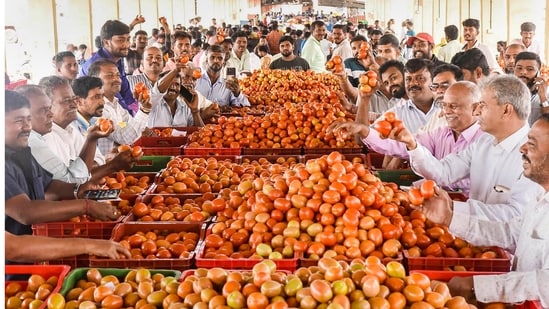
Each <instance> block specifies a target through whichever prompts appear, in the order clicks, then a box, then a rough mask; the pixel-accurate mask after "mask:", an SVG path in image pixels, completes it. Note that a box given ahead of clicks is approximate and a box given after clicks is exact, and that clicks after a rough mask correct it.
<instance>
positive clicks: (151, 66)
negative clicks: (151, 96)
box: [128, 46, 164, 91]
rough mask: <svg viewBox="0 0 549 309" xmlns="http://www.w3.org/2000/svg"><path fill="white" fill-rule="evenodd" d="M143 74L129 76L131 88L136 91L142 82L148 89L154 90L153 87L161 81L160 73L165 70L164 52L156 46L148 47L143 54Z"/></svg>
mask: <svg viewBox="0 0 549 309" xmlns="http://www.w3.org/2000/svg"><path fill="white" fill-rule="evenodd" d="M141 65H142V67H143V74H138V75H132V76H128V82H129V83H130V88H131V89H134V88H135V85H137V83H139V82H142V83H143V84H144V85H145V87H146V88H147V89H149V91H150V90H152V88H153V85H154V84H155V83H156V81H157V80H158V79H159V76H160V73H162V69H163V68H164V59H163V57H162V51H161V50H160V49H159V48H157V47H154V46H148V47H147V48H145V51H144V52H143V61H142V62H141Z"/></svg>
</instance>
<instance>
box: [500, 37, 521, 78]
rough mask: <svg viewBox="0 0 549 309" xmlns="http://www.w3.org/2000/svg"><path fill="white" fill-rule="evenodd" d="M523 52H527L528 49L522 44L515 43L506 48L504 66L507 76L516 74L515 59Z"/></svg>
mask: <svg viewBox="0 0 549 309" xmlns="http://www.w3.org/2000/svg"><path fill="white" fill-rule="evenodd" d="M523 51H526V47H524V45H522V44H518V43H513V44H511V45H509V46H507V47H506V48H505V51H504V54H503V66H504V71H505V74H514V73H515V58H516V57H517V55H518V54H519V53H521V52H523Z"/></svg>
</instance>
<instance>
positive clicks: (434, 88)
mask: <svg viewBox="0 0 549 309" xmlns="http://www.w3.org/2000/svg"><path fill="white" fill-rule="evenodd" d="M448 87H450V83H440V84H431V86H429V89H431V91H437V90H438V89H439V88H440V90H446V89H448Z"/></svg>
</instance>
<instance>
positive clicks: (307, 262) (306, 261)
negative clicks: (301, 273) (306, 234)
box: [299, 252, 404, 267]
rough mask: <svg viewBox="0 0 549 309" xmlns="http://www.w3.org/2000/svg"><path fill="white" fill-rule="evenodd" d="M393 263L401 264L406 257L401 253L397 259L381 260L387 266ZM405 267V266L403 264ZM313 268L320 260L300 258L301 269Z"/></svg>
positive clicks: (348, 261)
mask: <svg viewBox="0 0 549 309" xmlns="http://www.w3.org/2000/svg"><path fill="white" fill-rule="evenodd" d="M344 261H346V262H347V263H349V264H350V263H351V261H352V260H350V259H345V260H344ZM391 261H395V262H399V263H403V261H404V257H403V255H402V252H399V253H398V256H397V257H396V258H389V257H386V258H382V259H381V262H382V263H383V264H384V265H387V264H388V263H389V262H391ZM403 265H404V264H403ZM311 266H318V260H315V259H308V258H305V257H303V256H301V257H300V258H299V267H311Z"/></svg>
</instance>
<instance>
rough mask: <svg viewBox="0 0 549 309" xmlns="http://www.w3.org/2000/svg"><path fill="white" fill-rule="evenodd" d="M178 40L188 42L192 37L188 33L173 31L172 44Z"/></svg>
mask: <svg viewBox="0 0 549 309" xmlns="http://www.w3.org/2000/svg"><path fill="white" fill-rule="evenodd" d="M180 39H189V42H190V41H192V40H193V37H192V36H191V35H190V34H189V33H188V32H185V31H182V30H178V31H175V32H174V33H173V34H172V42H175V41H177V40H180Z"/></svg>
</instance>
